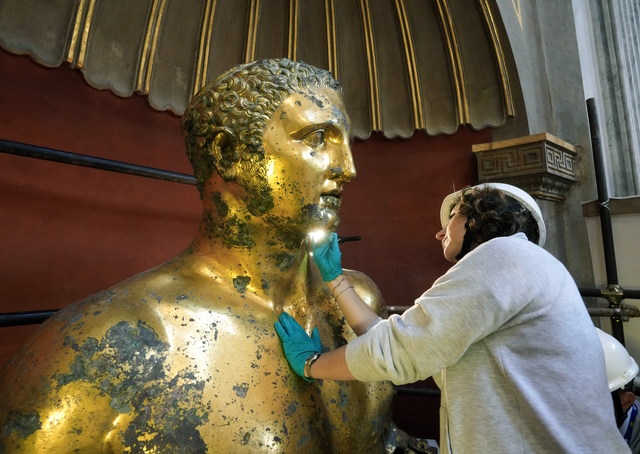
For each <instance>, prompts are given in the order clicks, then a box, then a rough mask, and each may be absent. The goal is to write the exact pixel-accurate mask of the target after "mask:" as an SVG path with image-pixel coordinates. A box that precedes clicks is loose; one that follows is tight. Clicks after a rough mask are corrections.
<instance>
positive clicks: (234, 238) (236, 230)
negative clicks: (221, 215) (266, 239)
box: [214, 215, 256, 248]
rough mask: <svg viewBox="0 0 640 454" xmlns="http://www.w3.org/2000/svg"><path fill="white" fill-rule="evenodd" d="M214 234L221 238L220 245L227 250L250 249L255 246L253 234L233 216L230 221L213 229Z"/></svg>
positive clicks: (249, 228) (248, 227)
mask: <svg viewBox="0 0 640 454" xmlns="http://www.w3.org/2000/svg"><path fill="white" fill-rule="evenodd" d="M214 229H215V231H216V233H217V234H218V235H219V236H220V237H221V238H222V244H224V245H225V246H226V247H228V248H232V247H251V246H253V245H255V244H256V243H255V241H253V232H252V231H251V227H250V226H249V224H247V223H246V222H244V221H242V220H240V219H238V216H237V215H234V216H233V217H232V218H231V219H228V220H227V221H225V222H223V223H222V224H220V225H219V226H215V227H214Z"/></svg>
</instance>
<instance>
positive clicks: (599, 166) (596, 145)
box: [587, 98, 624, 345]
mask: <svg viewBox="0 0 640 454" xmlns="http://www.w3.org/2000/svg"><path fill="white" fill-rule="evenodd" d="M587 114H588V115H589V130H590V132H591V148H592V151H593V164H594V167H595V173H596V186H597V189H598V204H599V205H600V226H601V228H602V245H603V249H604V263H605V268H606V271H607V289H606V293H616V292H615V289H616V288H617V287H618V268H617V266H616V252H615V249H614V244H613V227H612V224H611V210H610V208H609V191H608V190H607V176H606V174H605V170H604V156H603V153H602V140H601V137H600V127H599V124H598V112H597V110H596V103H595V99H594V98H589V99H587ZM603 293H605V292H603ZM607 300H608V301H609V307H610V308H616V307H619V304H620V299H618V298H607ZM611 331H612V334H613V337H615V338H616V339H618V341H620V343H621V344H622V345H624V329H623V326H622V319H621V318H620V317H619V316H613V317H611Z"/></svg>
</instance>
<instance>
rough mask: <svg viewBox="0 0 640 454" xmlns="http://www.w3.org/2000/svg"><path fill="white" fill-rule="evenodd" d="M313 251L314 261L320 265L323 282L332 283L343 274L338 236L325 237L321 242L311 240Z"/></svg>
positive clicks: (333, 234)
mask: <svg viewBox="0 0 640 454" xmlns="http://www.w3.org/2000/svg"><path fill="white" fill-rule="evenodd" d="M311 250H312V251H313V260H314V261H315V262H316V265H318V269H319V270H320V274H322V280H323V281H325V282H331V281H332V280H334V279H335V278H337V277H338V276H340V275H341V274H342V261H341V260H340V257H341V256H342V254H341V253H340V247H339V246H338V235H337V234H335V233H332V234H331V235H325V236H323V237H322V238H321V239H320V240H318V241H316V240H314V239H312V240H311Z"/></svg>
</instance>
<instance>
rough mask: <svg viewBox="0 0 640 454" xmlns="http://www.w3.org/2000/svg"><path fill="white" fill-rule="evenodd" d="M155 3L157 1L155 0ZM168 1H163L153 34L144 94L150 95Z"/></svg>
mask: <svg viewBox="0 0 640 454" xmlns="http://www.w3.org/2000/svg"><path fill="white" fill-rule="evenodd" d="M154 1H155V0H154ZM166 5H167V0H162V5H160V10H159V11H158V17H157V18H156V27H155V30H154V32H153V43H152V44H151V55H149V64H148V67H147V79H146V81H145V84H144V92H145V93H149V86H150V85H151V74H152V73H153V64H154V63H155V60H156V48H157V45H158V35H159V34H160V26H161V25H162V19H163V18H164V11H165V6H166Z"/></svg>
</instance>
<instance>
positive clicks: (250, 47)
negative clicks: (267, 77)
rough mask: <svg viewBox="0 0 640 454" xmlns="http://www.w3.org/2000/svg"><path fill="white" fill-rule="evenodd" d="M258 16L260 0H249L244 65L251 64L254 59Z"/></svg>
mask: <svg viewBox="0 0 640 454" xmlns="http://www.w3.org/2000/svg"><path fill="white" fill-rule="evenodd" d="M259 14H260V0H251V13H250V14H249V31H248V33H247V49H246V51H245V54H244V62H245V63H249V62H252V61H253V60H254V59H255V55H256V38H257V35H258V19H259Z"/></svg>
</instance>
